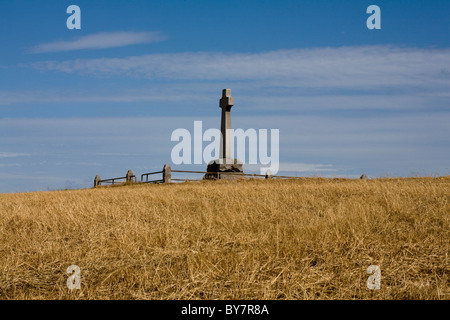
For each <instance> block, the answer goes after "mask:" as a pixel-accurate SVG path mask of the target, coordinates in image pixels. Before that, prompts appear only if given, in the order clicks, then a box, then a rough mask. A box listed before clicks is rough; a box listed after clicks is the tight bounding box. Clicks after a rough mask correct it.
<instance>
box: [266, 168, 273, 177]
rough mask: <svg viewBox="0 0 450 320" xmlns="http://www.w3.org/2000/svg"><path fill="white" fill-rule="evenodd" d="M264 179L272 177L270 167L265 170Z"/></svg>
mask: <svg viewBox="0 0 450 320" xmlns="http://www.w3.org/2000/svg"><path fill="white" fill-rule="evenodd" d="M266 179H272V171H270V169H269V170H267V171H266Z"/></svg>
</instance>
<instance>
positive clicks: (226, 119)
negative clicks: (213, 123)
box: [219, 89, 234, 163]
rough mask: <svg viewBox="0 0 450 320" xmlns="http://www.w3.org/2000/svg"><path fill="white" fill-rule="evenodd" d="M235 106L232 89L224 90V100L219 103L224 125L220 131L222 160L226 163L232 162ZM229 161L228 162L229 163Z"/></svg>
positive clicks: (222, 124)
mask: <svg viewBox="0 0 450 320" xmlns="http://www.w3.org/2000/svg"><path fill="white" fill-rule="evenodd" d="M233 105H234V99H233V97H232V96H231V89H223V91H222V98H221V99H220V102H219V107H221V108H222V123H221V126H220V131H221V132H222V135H221V137H220V158H221V159H224V161H225V163H227V162H230V160H231V139H232V137H231V132H230V130H231V107H232V106H233ZM227 160H228V161H227Z"/></svg>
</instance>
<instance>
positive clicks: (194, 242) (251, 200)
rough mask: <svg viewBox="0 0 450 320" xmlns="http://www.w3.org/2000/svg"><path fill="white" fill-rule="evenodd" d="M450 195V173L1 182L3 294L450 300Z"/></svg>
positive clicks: (0, 287) (8, 296)
mask: <svg viewBox="0 0 450 320" xmlns="http://www.w3.org/2000/svg"><path fill="white" fill-rule="evenodd" d="M449 196H450V177H440V178H405V179H388V178H385V179H373V180H345V179H322V178H308V179H306V178H305V179H299V180H272V181H264V180H240V181H216V182H214V181H205V182H200V183H182V184H171V185H131V186H122V187H109V188H97V189H88V190H73V191H55V192H35V193H22V194H1V195H0V243H1V246H0V251H1V252H0V298H1V299H449V298H450V295H449V293H450V291H449V264H448V249H449V230H450V228H449V216H450V215H449V213H450V210H449ZM70 265H78V266H79V267H80V268H81V290H72V291H71V290H69V289H68V288H67V287H66V281H67V278H68V274H67V273H66V269H67V267H68V266H70ZM370 265H379V266H380V268H381V289H380V290H369V289H368V288H367V286H366V281H367V278H368V277H369V275H368V274H367V273H366V270H367V268H368V267H369V266H370Z"/></svg>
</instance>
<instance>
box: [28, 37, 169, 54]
mask: <svg viewBox="0 0 450 320" xmlns="http://www.w3.org/2000/svg"><path fill="white" fill-rule="evenodd" d="M163 39H164V36H163V35H162V33H160V32H101V33H96V34H91V35H87V36H84V37H80V38H78V39H76V40H73V41H57V42H50V43H43V44H40V45H37V46H34V47H32V48H31V49H29V52H30V53H44V52H62V51H74V50H83V49H90V50H93V49H105V48H114V47H124V46H129V45H133V44H141V43H150V42H157V41H161V40H163Z"/></svg>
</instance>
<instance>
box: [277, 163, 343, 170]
mask: <svg viewBox="0 0 450 320" xmlns="http://www.w3.org/2000/svg"><path fill="white" fill-rule="evenodd" d="M279 171H286V172H330V171H337V169H335V168H333V165H331V164H314V163H283V162H282V163H280V169H279Z"/></svg>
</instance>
